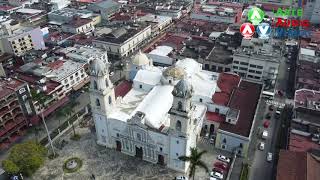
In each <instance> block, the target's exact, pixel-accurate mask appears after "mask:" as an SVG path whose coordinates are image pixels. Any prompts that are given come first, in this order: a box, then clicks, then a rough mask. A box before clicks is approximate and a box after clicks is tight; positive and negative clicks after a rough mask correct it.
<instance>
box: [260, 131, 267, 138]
mask: <svg viewBox="0 0 320 180" xmlns="http://www.w3.org/2000/svg"><path fill="white" fill-rule="evenodd" d="M267 137H268V131H267V130H263V132H262V135H261V138H262V139H267Z"/></svg>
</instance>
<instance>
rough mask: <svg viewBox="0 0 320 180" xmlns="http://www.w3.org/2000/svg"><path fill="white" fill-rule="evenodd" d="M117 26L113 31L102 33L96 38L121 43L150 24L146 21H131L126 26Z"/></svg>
mask: <svg viewBox="0 0 320 180" xmlns="http://www.w3.org/2000/svg"><path fill="white" fill-rule="evenodd" d="M116 26H117V27H114V28H113V30H112V32H111V33H108V34H102V35H100V37H98V38H96V39H95V40H97V41H105V42H110V43H119V44H121V43H124V42H125V41H127V40H128V39H130V38H132V37H133V36H135V35H136V34H138V33H139V32H141V31H142V30H144V29H146V28H147V27H148V26H149V25H147V24H144V23H143V24H142V23H139V24H132V23H130V25H129V24H127V25H126V26H124V25H123V24H121V26H120V24H117V25H116Z"/></svg>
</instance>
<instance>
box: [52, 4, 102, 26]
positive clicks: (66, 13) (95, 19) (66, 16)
mask: <svg viewBox="0 0 320 180" xmlns="http://www.w3.org/2000/svg"><path fill="white" fill-rule="evenodd" d="M77 17H79V18H86V19H91V20H92V24H93V25H97V24H99V23H100V22H101V15H99V14H95V13H93V12H92V11H89V10H86V9H73V8H63V9H60V10H57V11H52V12H50V13H48V18H49V23H52V24H64V23H69V22H70V21H72V20H74V19H75V18H77Z"/></svg>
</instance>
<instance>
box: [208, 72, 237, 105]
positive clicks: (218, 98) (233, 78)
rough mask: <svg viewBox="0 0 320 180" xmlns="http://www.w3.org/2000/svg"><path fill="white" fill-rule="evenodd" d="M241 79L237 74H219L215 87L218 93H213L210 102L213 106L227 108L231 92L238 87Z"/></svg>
mask: <svg viewBox="0 0 320 180" xmlns="http://www.w3.org/2000/svg"><path fill="white" fill-rule="evenodd" d="M240 80H241V78H240V76H239V75H237V74H232V73H221V74H220V75H219V79H218V82H217V85H218V87H219V89H220V92H216V93H214V95H213V97H212V101H213V102H214V103H215V104H219V105H224V106H227V105H228V103H229V101H230V97H231V95H232V93H233V91H234V90H235V89H236V88H237V87H238V85H239V82H240Z"/></svg>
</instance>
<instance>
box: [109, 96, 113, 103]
mask: <svg viewBox="0 0 320 180" xmlns="http://www.w3.org/2000/svg"><path fill="white" fill-rule="evenodd" d="M111 103H112V98H111V96H109V104H111Z"/></svg>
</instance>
